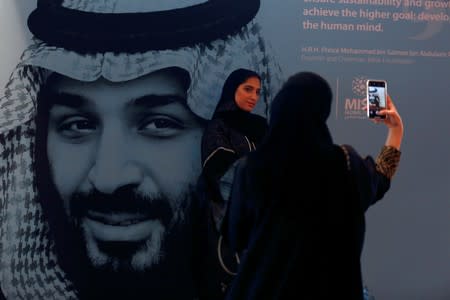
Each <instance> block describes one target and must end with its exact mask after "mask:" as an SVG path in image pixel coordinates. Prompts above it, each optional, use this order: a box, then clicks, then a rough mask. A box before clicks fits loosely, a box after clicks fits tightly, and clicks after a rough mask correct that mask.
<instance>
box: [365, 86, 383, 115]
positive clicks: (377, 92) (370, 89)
mask: <svg viewBox="0 0 450 300" xmlns="http://www.w3.org/2000/svg"><path fill="white" fill-rule="evenodd" d="M386 94H387V93H386V81H384V80H368V81H367V116H368V117H369V118H384V116H381V115H379V114H378V111H379V110H381V109H384V108H386Z"/></svg>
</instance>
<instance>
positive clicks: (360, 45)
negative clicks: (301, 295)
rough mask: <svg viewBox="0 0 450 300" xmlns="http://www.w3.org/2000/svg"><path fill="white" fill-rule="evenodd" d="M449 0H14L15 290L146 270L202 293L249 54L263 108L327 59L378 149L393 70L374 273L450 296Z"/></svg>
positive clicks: (11, 288) (380, 293)
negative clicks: (210, 178)
mask: <svg viewBox="0 0 450 300" xmlns="http://www.w3.org/2000/svg"><path fill="white" fill-rule="evenodd" d="M449 4H450V2H449V1H448V0H283V1H276V0H261V1H256V0H246V1H237V0H228V1H222V0H220V1H207V0H188V1H181V0H171V1H139V0H102V1H94V0H59V1H56V0H55V1H51V0H46V1H44V0H42V1H38V2H36V1H29V0H14V1H13V0H2V2H1V3H0V39H1V44H2V46H1V47H0V96H1V100H0V147H1V148H0V154H1V161H0V184H1V185H0V191H1V193H0V225H1V228H0V234H1V237H0V287H1V291H2V293H3V295H4V296H5V297H6V299H44V298H55V299H78V298H83V297H89V296H92V295H91V294H90V293H91V292H92V289H93V286H96V287H97V288H98V289H97V290H95V291H93V295H95V296H97V297H100V296H104V297H113V295H108V294H107V292H105V291H108V290H114V291H117V289H110V287H113V286H115V285H128V286H129V287H131V288H135V290H138V291H142V290H143V289H141V287H142V285H144V286H145V288H146V289H147V290H148V291H150V293H151V294H152V295H153V296H154V297H162V298H161V299H180V297H181V296H180V295H183V296H182V298H183V299H193V298H194V294H195V292H194V290H195V283H194V280H193V276H192V270H193V269H194V270H195V266H194V267H193V266H192V265H191V260H189V259H186V258H187V257H192V256H195V251H196V248H195V245H193V243H192V240H193V238H192V237H195V236H196V234H197V233H196V232H193V228H195V226H192V225H193V224H195V222H196V217H198V216H197V210H198V209H199V208H198V205H197V203H196V197H195V191H196V183H197V179H198V178H199V176H200V174H201V171H202V162H201V160H202V159H201V139H202V133H203V130H204V128H205V126H206V125H205V124H207V122H208V120H209V119H211V117H212V116H213V114H214V110H215V108H216V106H217V104H218V102H219V99H220V96H221V91H222V87H223V85H224V83H225V81H226V79H227V78H228V76H229V75H230V74H231V73H232V72H233V71H235V70H238V69H242V68H243V69H248V70H251V71H254V72H256V73H257V74H258V75H259V76H260V87H261V92H260V95H261V96H260V100H259V102H257V104H256V107H255V108H254V110H253V112H254V113H255V114H257V115H259V116H262V117H265V118H268V117H269V111H270V110H269V109H270V102H271V100H272V99H273V97H274V95H275V94H276V92H277V91H278V89H279V88H280V87H281V85H282V83H283V81H284V80H286V79H287V78H288V77H289V76H290V75H292V74H294V73H296V72H298V71H313V72H316V73H318V74H320V75H322V76H323V77H324V78H326V79H327V80H328V82H329V83H330V85H331V87H332V89H333V93H334V98H333V108H332V114H331V117H330V118H329V121H328V124H329V127H330V129H331V131H332V134H333V137H334V141H335V143H338V144H344V143H347V144H351V145H353V146H354V147H355V148H356V149H358V151H359V152H360V154H361V155H372V156H374V157H375V156H376V155H377V154H378V152H379V150H380V148H381V146H382V145H383V144H384V141H385V137H386V136H385V132H386V129H385V127H384V126H381V125H377V124H374V123H373V122H370V121H369V120H368V119H367V115H366V108H367V99H366V81H367V80H368V79H382V80H386V82H387V91H388V94H389V95H390V96H391V97H392V99H393V100H394V102H395V104H396V107H397V109H398V111H399V112H400V114H401V116H402V118H403V122H404V125H405V135H404V141H403V144H402V148H401V151H402V158H401V162H400V167H399V170H398V172H397V173H396V175H395V176H394V178H393V181H392V183H391V188H390V190H389V191H388V193H387V194H386V195H385V197H384V198H383V200H382V201H380V202H378V203H377V204H376V205H374V206H372V207H370V208H369V210H368V212H367V213H366V237H365V244H364V249H363V256H362V267H363V280H364V285H365V286H366V287H367V290H368V292H369V294H370V297H373V298H374V299H376V300H385V299H386V300H391V299H395V300H401V299H405V300H406V299H407V300H414V299H417V300H418V299H427V300H434V299H435V300H440V299H450V279H449V278H450V255H449V253H450V238H449V236H450V235H449V234H448V228H450V218H449V213H448V212H449V211H450V155H449V153H450V138H449V137H450V125H449V124H448V121H447V119H448V118H447V115H448V114H449V113H450V88H449V86H450V71H449V70H450V40H449V37H450V5H449ZM252 108H253V107H252ZM299 180H301V179H300V178H299ZM94 283H95V284H94ZM128 292H129V291H128ZM104 293H106V294H104ZM161 295H163V296H161ZM115 296H118V295H115ZM135 296H136V297H137V295H135ZM149 297H150V296H149Z"/></svg>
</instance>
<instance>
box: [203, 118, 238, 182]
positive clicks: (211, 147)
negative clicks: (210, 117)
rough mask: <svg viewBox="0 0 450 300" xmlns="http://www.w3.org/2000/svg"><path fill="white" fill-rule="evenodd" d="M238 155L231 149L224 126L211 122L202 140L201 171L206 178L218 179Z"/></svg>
mask: <svg viewBox="0 0 450 300" xmlns="http://www.w3.org/2000/svg"><path fill="white" fill-rule="evenodd" d="M237 159H238V156H237V154H236V152H235V150H234V149H233V147H232V145H231V143H230V139H229V134H228V130H227V128H226V126H224V124H223V123H221V122H212V123H211V124H210V126H208V127H207V129H206V131H205V134H204V137H203V141H202V161H203V173H204V174H205V176H207V178H208V179H211V180H214V181H216V180H218V179H219V178H220V177H221V176H222V175H223V174H224V173H225V172H226V170H227V169H228V168H229V167H230V166H231V164H232V163H233V162H235V161H236V160H237Z"/></svg>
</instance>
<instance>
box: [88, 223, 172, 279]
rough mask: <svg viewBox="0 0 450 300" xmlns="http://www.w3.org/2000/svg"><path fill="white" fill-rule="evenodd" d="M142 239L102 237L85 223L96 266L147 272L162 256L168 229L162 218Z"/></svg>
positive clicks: (114, 270)
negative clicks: (147, 235)
mask: <svg viewBox="0 0 450 300" xmlns="http://www.w3.org/2000/svg"><path fill="white" fill-rule="evenodd" d="M156 223H157V224H158V226H155V225H154V226H153V228H152V230H151V234H150V236H149V237H148V238H147V239H145V240H141V241H101V240H98V239H96V238H95V237H94V236H93V235H92V234H91V233H90V231H89V230H88V229H87V228H86V227H85V226H82V229H81V230H82V235H83V238H84V242H85V245H86V254H87V257H88V259H89V261H90V263H91V265H92V267H94V268H95V269H101V270H105V271H113V272H118V273H119V272H125V273H128V272H145V271H146V270H149V269H151V268H152V267H153V266H155V265H158V264H159V263H160V262H161V260H162V259H163V256H164V254H163V243H164V237H165V234H166V229H165V228H164V226H163V225H162V224H161V223H160V222H156Z"/></svg>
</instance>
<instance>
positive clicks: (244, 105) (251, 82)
mask: <svg viewBox="0 0 450 300" xmlns="http://www.w3.org/2000/svg"><path fill="white" fill-rule="evenodd" d="M260 92H261V81H260V80H259V78H258V77H250V78H248V79H247V80H246V81H244V82H243V83H241V84H240V85H239V86H238V88H237V89H236V93H235V94H234V100H235V101H236V105H237V106H238V107H239V108H240V109H242V110H244V111H248V112H249V111H251V110H252V109H253V108H254V107H255V105H256V103H257V102H258V100H259V94H260Z"/></svg>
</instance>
